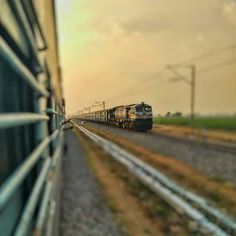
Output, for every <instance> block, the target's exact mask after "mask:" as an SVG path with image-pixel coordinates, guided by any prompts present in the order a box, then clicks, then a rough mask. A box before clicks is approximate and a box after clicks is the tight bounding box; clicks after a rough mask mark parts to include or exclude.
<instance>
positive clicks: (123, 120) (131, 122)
mask: <svg viewBox="0 0 236 236" xmlns="http://www.w3.org/2000/svg"><path fill="white" fill-rule="evenodd" d="M72 118H76V119H79V120H82V121H91V122H96V123H102V124H107V125H115V126H118V127H121V128H125V129H131V130H135V131H148V130H151V129H152V124H153V120H152V118H153V114H152V107H151V106H150V105H148V104H145V103H144V102H142V103H136V104H130V105H122V106H116V107H113V108H109V109H104V110H99V111H94V112H88V113H83V114H78V115H76V116H74V117H72Z"/></svg>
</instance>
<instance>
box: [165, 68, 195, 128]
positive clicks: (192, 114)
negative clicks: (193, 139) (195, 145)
mask: <svg viewBox="0 0 236 236" xmlns="http://www.w3.org/2000/svg"><path fill="white" fill-rule="evenodd" d="M181 67H182V68H187V69H190V70H191V79H190V81H189V79H187V78H185V76H183V75H182V74H181V73H180V72H179V71H178V70H176V68H181ZM167 68H168V69H170V70H171V71H172V72H174V74H175V75H176V76H177V77H175V78H174V79H172V81H183V82H185V83H187V84H188V85H190V88H191V89H190V122H191V126H192V125H193V122H194V118H195V96H196V91H195V90H196V66H195V65H167Z"/></svg>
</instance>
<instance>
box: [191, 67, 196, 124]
mask: <svg viewBox="0 0 236 236" xmlns="http://www.w3.org/2000/svg"><path fill="white" fill-rule="evenodd" d="M195 77H196V67H195V66H194V65H192V66H191V121H192V124H193V121H194V118H195V117H194V116H195V112H194V110H195Z"/></svg>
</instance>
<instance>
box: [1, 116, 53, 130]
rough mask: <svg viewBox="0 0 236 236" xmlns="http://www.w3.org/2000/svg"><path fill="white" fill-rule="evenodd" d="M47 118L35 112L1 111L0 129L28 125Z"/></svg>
mask: <svg viewBox="0 0 236 236" xmlns="http://www.w3.org/2000/svg"><path fill="white" fill-rule="evenodd" d="M48 120H49V117H48V116H46V115H43V114H37V113H20V112H19V113H18V112H16V113H3V114H0V129H3V128H10V127H16V126H21V125H28V124H32V123H35V122H38V121H48Z"/></svg>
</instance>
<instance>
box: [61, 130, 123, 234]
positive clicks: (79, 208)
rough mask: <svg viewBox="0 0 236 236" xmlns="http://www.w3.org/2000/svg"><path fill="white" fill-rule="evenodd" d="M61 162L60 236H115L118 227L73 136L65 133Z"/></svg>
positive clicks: (79, 145)
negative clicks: (64, 151)
mask: <svg viewBox="0 0 236 236" xmlns="http://www.w3.org/2000/svg"><path fill="white" fill-rule="evenodd" d="M65 143H66V145H67V151H66V154H65V155H64V159H63V187H62V201H61V205H62V209H61V223H60V231H61V236H110V235H112V236H118V235H120V232H119V229H118V226H117V225H116V224H115V223H114V222H113V219H112V214H111V212H110V210H109V208H108V207H107V205H106V202H105V199H104V198H103V194H102V190H101V189H100V187H99V185H98V183H97V182H96V180H95V177H94V175H93V173H92V172H91V170H90V169H89V166H88V162H87V160H86V157H85V152H84V150H83V147H82V146H81V144H80V142H79V141H78V139H77V137H76V136H75V134H74V133H73V132H71V131H67V132H66V133H65Z"/></svg>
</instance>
